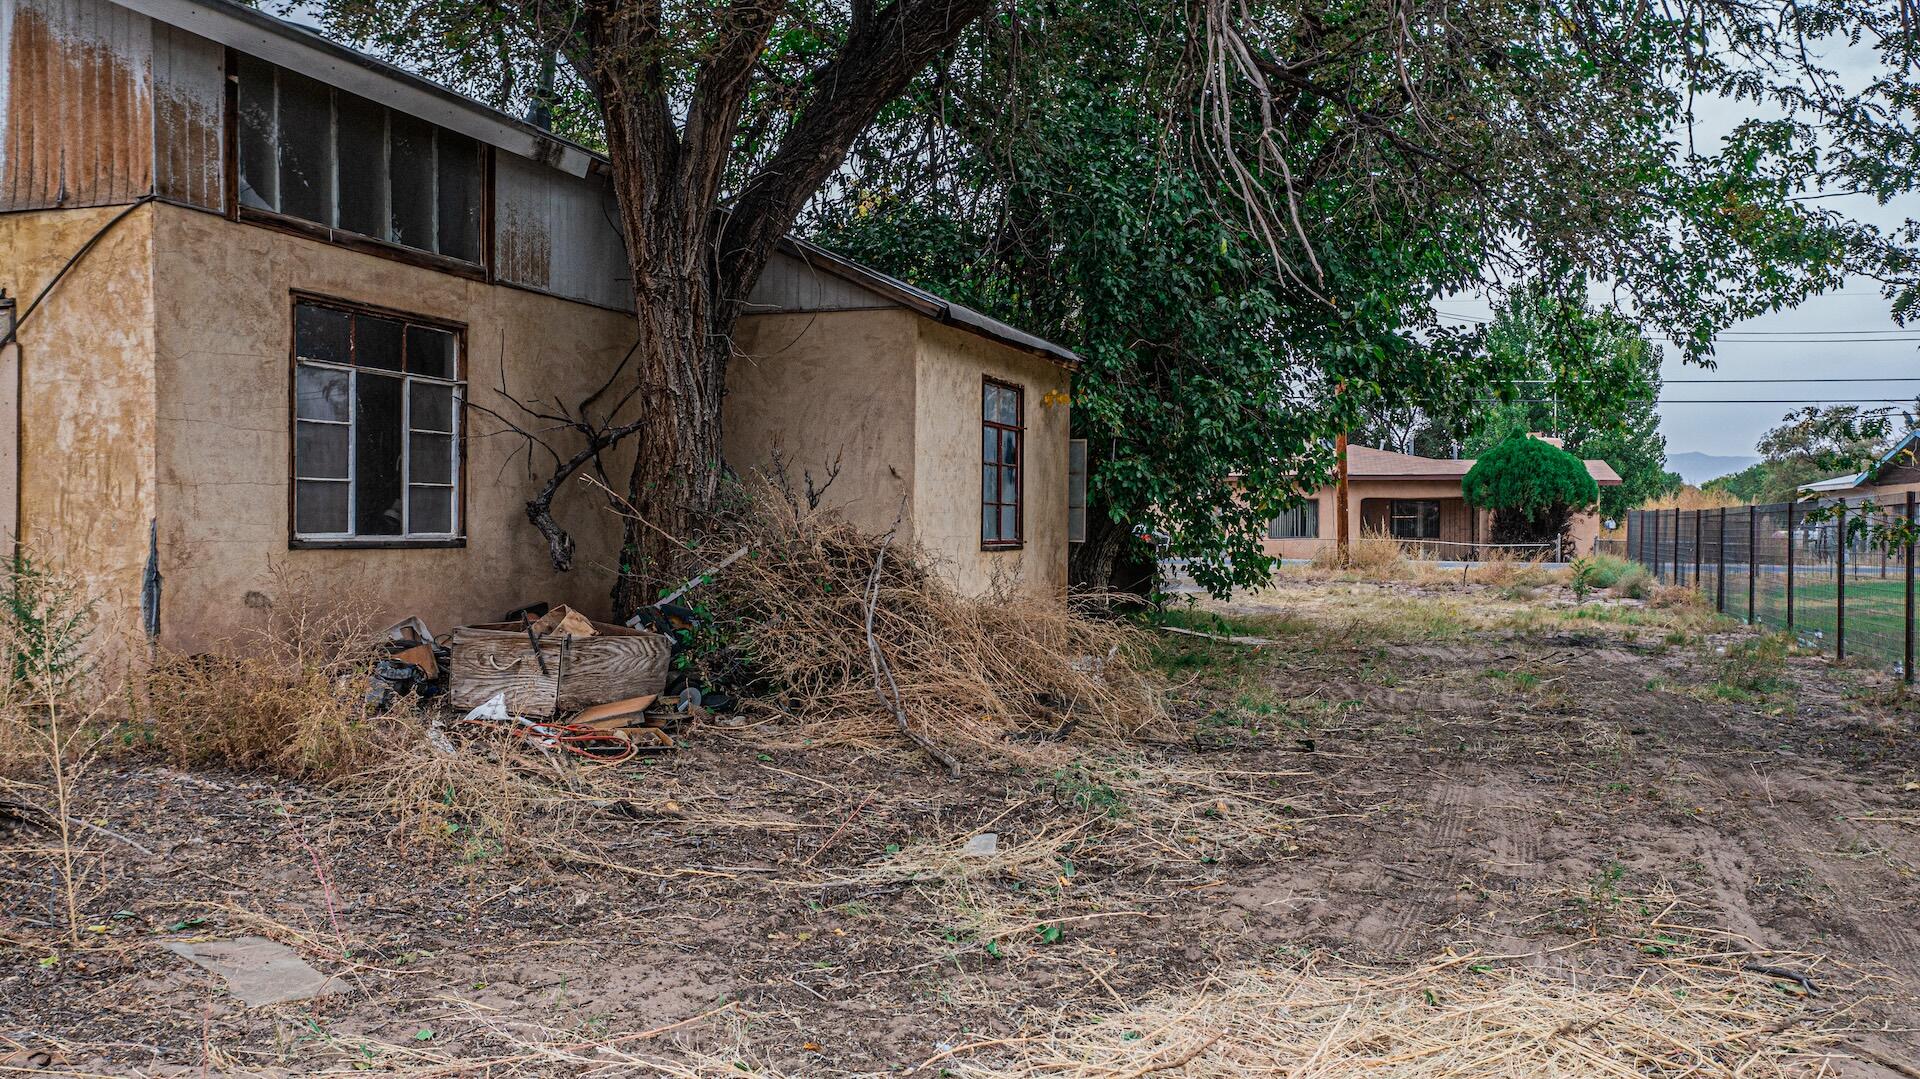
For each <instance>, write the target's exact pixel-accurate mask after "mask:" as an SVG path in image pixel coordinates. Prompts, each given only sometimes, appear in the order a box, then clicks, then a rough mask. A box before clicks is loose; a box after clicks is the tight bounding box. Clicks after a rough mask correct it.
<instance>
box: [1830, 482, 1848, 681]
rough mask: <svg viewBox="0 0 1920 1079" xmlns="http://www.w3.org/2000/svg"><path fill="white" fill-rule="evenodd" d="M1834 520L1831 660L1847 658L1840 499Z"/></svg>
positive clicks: (1844, 517) (1844, 551) (1843, 512)
mask: <svg viewBox="0 0 1920 1079" xmlns="http://www.w3.org/2000/svg"><path fill="white" fill-rule="evenodd" d="M1834 520H1835V521H1836V522H1838V523H1837V526H1836V528H1835V533H1836V534H1835V537H1834V540H1835V542H1834V545H1833V658H1834V659H1845V658H1847V500H1846V499H1844V498H1843V499H1841V500H1840V505H1839V507H1838V509H1837V511H1836V516H1835V518H1834Z"/></svg>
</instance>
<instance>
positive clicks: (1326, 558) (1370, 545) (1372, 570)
mask: <svg viewBox="0 0 1920 1079" xmlns="http://www.w3.org/2000/svg"><path fill="white" fill-rule="evenodd" d="M1407 566H1408V562H1407V549H1406V548H1405V547H1404V546H1402V545H1401V544H1400V541H1398V540H1396V539H1394V538H1393V537H1392V536H1389V535H1387V534H1385V533H1383V532H1374V531H1362V532H1361V533H1360V535H1359V537H1358V538H1356V539H1354V540H1353V541H1352V542H1351V543H1349V544H1347V564H1346V565H1345V566H1342V565H1340V549H1339V547H1337V546H1333V545H1323V546H1321V547H1320V549H1319V550H1317V551H1315V552H1313V568H1314V569H1317V570H1332V571H1335V572H1351V573H1356V574H1359V575H1362V576H1367V577H1399V576H1401V575H1402V574H1404V573H1405V572H1406V569H1407Z"/></svg>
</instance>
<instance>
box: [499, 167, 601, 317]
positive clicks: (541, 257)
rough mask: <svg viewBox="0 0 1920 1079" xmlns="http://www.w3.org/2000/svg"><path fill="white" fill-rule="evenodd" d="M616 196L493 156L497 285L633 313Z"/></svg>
mask: <svg viewBox="0 0 1920 1079" xmlns="http://www.w3.org/2000/svg"><path fill="white" fill-rule="evenodd" d="M619 220H620V219H619V215H618V210H617V209H616V207H615V203H614V195H613V189H612V187H611V186H609V185H608V183H607V181H606V180H605V179H604V178H602V177H598V176H588V177H585V178H576V177H573V176H569V175H567V174H566V173H564V172H561V171H559V170H558V169H553V168H549V167H547V166H545V165H542V164H540V163H538V162H535V161H529V160H527V159H526V158H523V157H520V156H518V155H516V154H510V153H506V152H504V151H502V152H499V153H496V154H495V155H494V215H493V221H494V225H493V228H494V242H493V252H494V267H493V273H494V277H496V278H498V279H499V280H501V281H506V282H509V283H512V284H515V285H520V286H523V287H525V288H531V289H538V290H539V291H541V292H546V293H551V294H553V295H555V296H563V297H565V298H567V299H570V300H584V301H586V302H588V303H595V304H599V305H601V306H602V307H612V308H615V309H618V310H623V311H624V310H629V309H631V308H632V307H633V291H632V289H631V288H629V287H628V284H627V277H628V274H627V251H626V245H625V244H624V243H623V242H622V241H621V238H620V226H619Z"/></svg>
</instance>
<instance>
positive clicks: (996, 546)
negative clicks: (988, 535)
mask: <svg viewBox="0 0 1920 1079" xmlns="http://www.w3.org/2000/svg"><path fill="white" fill-rule="evenodd" d="M1025 547H1026V543H1025V542H1024V541H1023V542H1020V543H982V544H981V545H980V549H981V550H982V551H986V552H988V553H992V552H995V551H1018V550H1022V549H1024V548H1025Z"/></svg>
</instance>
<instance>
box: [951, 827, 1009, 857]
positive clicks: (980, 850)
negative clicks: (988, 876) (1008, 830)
mask: <svg viewBox="0 0 1920 1079" xmlns="http://www.w3.org/2000/svg"><path fill="white" fill-rule="evenodd" d="M999 849H1000V833H999V832H981V833H980V834H979V835H977V836H974V837H973V838H972V839H969V840H967V845H966V846H964V847H961V848H960V855H961V857H963V858H985V857H987V856H988V855H991V854H993V853H994V852H996V851H998V850H999Z"/></svg>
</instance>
